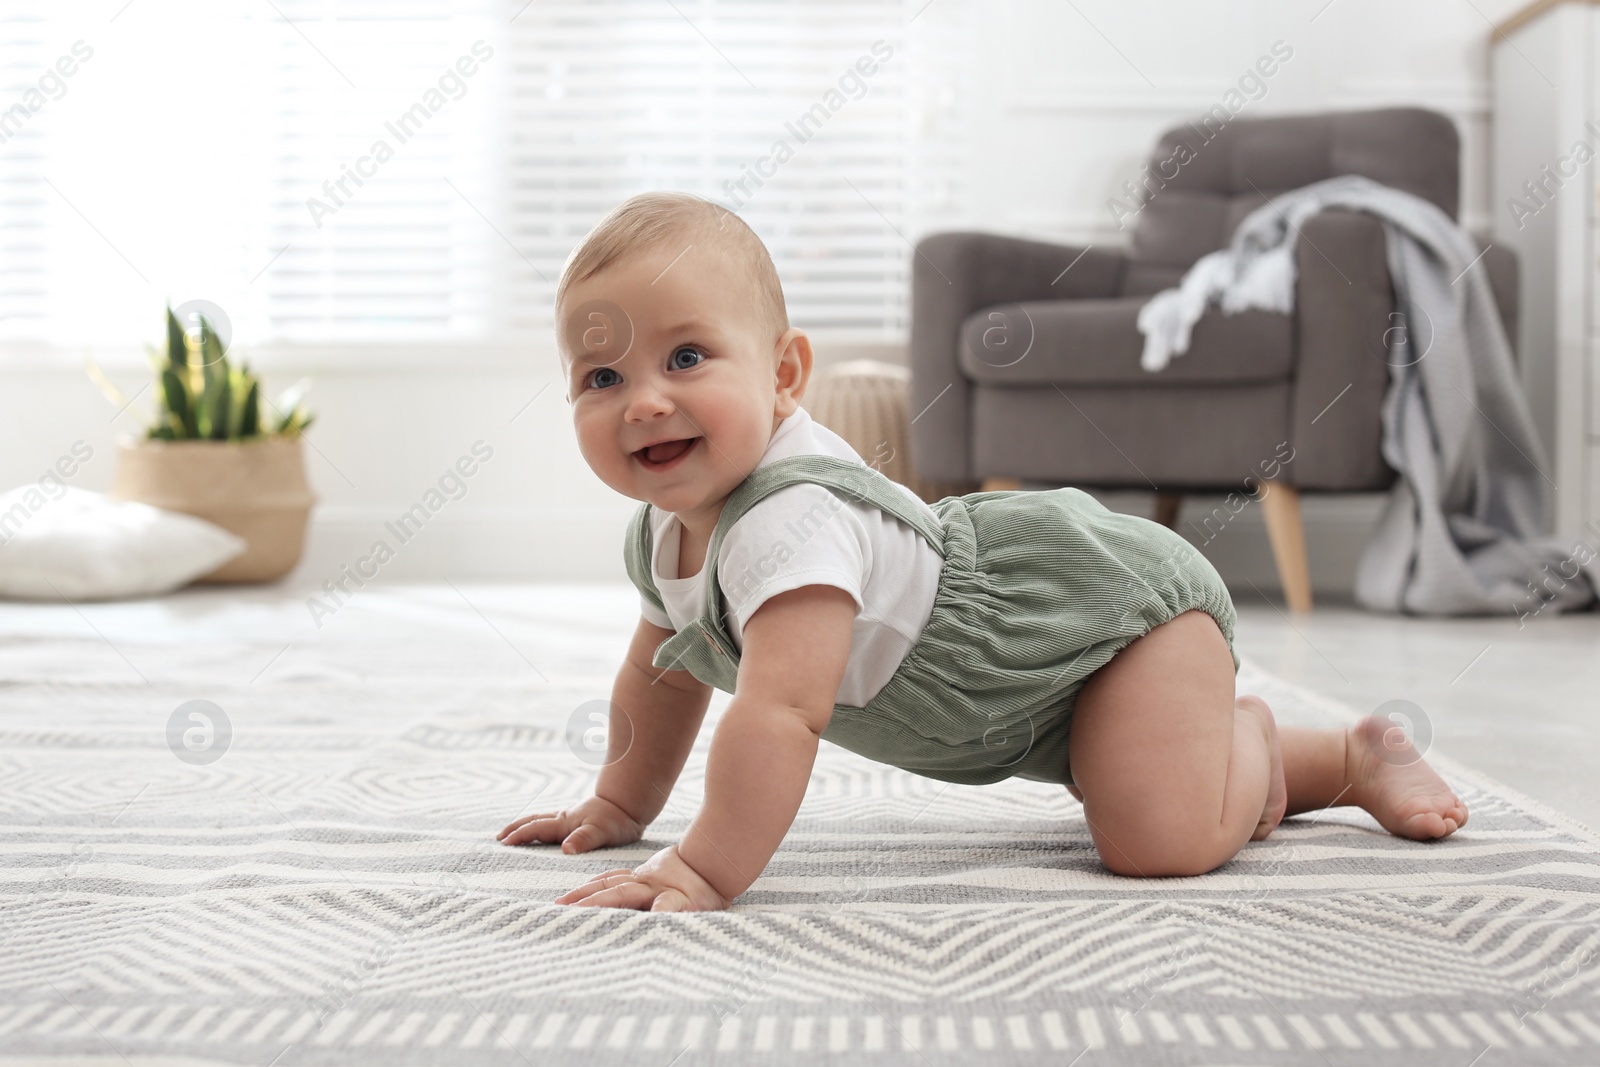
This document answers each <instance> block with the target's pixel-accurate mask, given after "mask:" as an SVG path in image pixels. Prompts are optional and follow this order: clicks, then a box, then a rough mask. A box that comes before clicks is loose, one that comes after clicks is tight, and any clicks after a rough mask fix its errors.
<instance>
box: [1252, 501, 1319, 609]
mask: <svg viewBox="0 0 1600 1067" xmlns="http://www.w3.org/2000/svg"><path fill="white" fill-rule="evenodd" d="M1262 488H1263V489H1264V490H1265V492H1264V494H1263V495H1262V497H1261V508H1262V514H1263V515H1264V516H1265V517H1266V520H1267V538H1268V539H1269V540H1270V541H1271V542H1272V558H1273V560H1274V561H1275V562H1276V563H1277V565H1278V580H1279V581H1281V582H1282V583H1283V597H1284V599H1285V600H1287V601H1288V602H1289V610H1290V611H1293V612H1296V613H1303V612H1308V611H1310V610H1311V571H1310V568H1309V567H1308V566H1307V565H1306V535H1305V527H1304V526H1303V525H1302V524H1301V522H1300V491H1299V490H1298V489H1296V488H1294V486H1292V485H1285V484H1284V483H1282V482H1265V483H1263V486H1262Z"/></svg>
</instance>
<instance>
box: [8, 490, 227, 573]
mask: <svg viewBox="0 0 1600 1067" xmlns="http://www.w3.org/2000/svg"><path fill="white" fill-rule="evenodd" d="M65 490H66V491H65V493H63V494H61V495H59V496H55V497H51V496H49V495H47V494H46V493H45V492H44V491H43V489H42V488H41V487H40V486H38V485H26V486H23V487H22V488H20V489H12V490H11V491H9V492H6V493H0V597H12V598H16V599H20V600H55V601H59V600H60V599H61V598H62V597H66V598H67V599H68V600H108V599H113V598H116V597H137V596H151V595H154V594H158V593H168V592H171V591H172V590H174V589H177V588H179V587H180V586H184V585H187V584H188V583H189V582H191V581H193V580H194V579H196V578H198V577H200V576H201V575H202V574H207V573H209V572H211V571H213V570H215V569H216V568H218V567H220V566H221V565H222V564H224V563H226V562H227V561H228V560H230V559H232V558H233V557H235V556H237V555H239V554H240V553H241V552H243V551H244V550H245V541H244V538H242V537H239V536H237V535H235V534H232V533H229V532H228V531H227V530H224V529H223V528H222V527H220V526H217V525H216V524H215V523H210V522H207V521H205V520H204V519H197V518H195V517H194V516H193V515H184V514H180V513H179V512H176V511H167V510H166V509H164V508H156V507H151V506H150V505H149V504H139V503H135V502H134V501H131V500H114V499H112V498H111V497H108V496H106V495H105V494H104V493H96V492H92V491H90V490H88V489H76V488H73V487H71V486H66V487H65Z"/></svg>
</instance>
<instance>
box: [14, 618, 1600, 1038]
mask: <svg viewBox="0 0 1600 1067" xmlns="http://www.w3.org/2000/svg"><path fill="white" fill-rule="evenodd" d="M419 588H422V587H419ZM362 595H363V596H364V597H365V598H367V600H366V603H365V604H364V605H362V610H363V611H366V612H368V614H367V615H366V616H363V617H362V618H364V619H365V621H362V619H361V618H357V617H356V615H355V613H354V610H353V608H351V609H346V610H350V611H352V615H350V616H341V617H339V618H335V619H332V620H330V621H327V622H326V625H325V627H324V628H321V629H317V628H314V627H312V625H311V624H310V623H309V622H307V621H305V608H304V605H303V604H302V603H301V602H299V601H295V600H292V599H284V600H283V602H282V603H274V602H272V601H271V600H270V598H269V599H267V600H261V599H257V600H255V601H252V602H250V603H248V604H244V605H239V604H238V600H237V598H235V599H230V598H228V597H226V596H224V595H222V594H221V593H219V592H217V591H208V592H205V593H193V594H184V595H182V596H179V597H174V598H170V599H168V600H165V601H158V602H149V603H146V604H144V605H139V606H133V605H82V606H81V610H80V609H71V610H69V609H68V608H66V607H64V606H58V607H54V608H25V607H20V606H10V607H5V608H3V609H0V635H4V636H0V783H3V795H0V806H3V809H4V810H3V814H0V821H3V830H0V851H3V854H4V857H5V861H4V865H3V869H0V901H3V907H4V912H3V916H0V921H3V925H0V1061H3V1060H9V1059H10V1058H11V1057H15V1061H18V1062H21V1061H25V1062H30V1063H57V1064H61V1063H68V1062H73V1063H76V1062H112V1063H120V1062H123V1061H124V1060H125V1061H127V1062H130V1063H137V1062H141V1061H145V1062H154V1061H155V1060H160V1061H161V1062H173V1061H175V1060H179V1059H181V1060H183V1061H184V1062H192V1063H226V1064H253V1065H258V1067H267V1065H269V1064H275V1065H278V1067H287V1065H292V1064H300V1063H334V1062H337V1063H348V1064H381V1065H388V1064H393V1063H409V1064H435V1063H437V1064H455V1063H468V1062H470V1063H481V1064H492V1065H499V1064H505V1065H516V1064H539V1065H541V1067H542V1065H545V1064H579V1063H583V1064H589V1063H600V1064H656V1065H659V1067H669V1065H671V1064H690V1063H729V1064H747V1063H780V1062H781V1063H795V1062H807V1061H813V1060H816V1061H820V1060H824V1059H827V1060H832V1061H837V1062H840V1063H867V1062H872V1063H879V1062H896V1063H929V1064H932V1063H967V1062H973V1061H975V1060H978V1059H980V1058H981V1059H982V1060H983V1062H985V1063H1052V1064H1072V1063H1082V1064H1221V1063H1294V1064H1300V1063H1304V1064H1357V1063H1360V1064H1408V1065H1410V1064H1447V1065H1449V1067H1467V1065H1469V1064H1478V1063H1481V1064H1485V1065H1487V1064H1505V1063H1517V1064H1545V1063H1552V1064H1553V1063H1596V1062H1600V1001H1597V997H1600V980H1597V973H1600V966H1597V963H1596V959H1595V956H1596V953H1597V952H1600V839H1597V838H1596V836H1595V835H1594V834H1592V833H1590V832H1589V831H1588V830H1586V829H1585V828H1584V827H1582V826H1579V825H1577V824H1576V823H1573V822H1572V821H1570V820H1568V819H1566V818H1564V817H1562V816H1560V815H1558V814H1556V813H1554V812H1552V811H1550V810H1548V809H1546V808H1544V807H1543V806H1541V805H1539V804H1537V803H1535V802H1533V801H1531V800H1529V799H1527V798H1525V797H1522V796H1520V795H1517V794H1515V793H1513V792H1512V791H1510V790H1508V789H1507V788H1505V787H1504V786H1502V785H1500V784H1499V783H1497V782H1495V781H1493V780H1490V779H1488V778H1485V777H1483V776H1481V775H1479V774H1476V773H1474V772H1472V771H1471V770H1469V769H1467V768H1465V767H1462V766H1459V765H1457V764H1456V763H1454V762H1452V761H1450V760H1448V759H1445V758H1443V757H1442V756H1440V755H1438V754H1437V753H1434V754H1430V757H1429V758H1430V761H1431V762H1433V763H1434V765H1435V766H1436V767H1438V768H1439V769H1440V771H1441V773H1442V774H1444V776H1445V777H1446V778H1447V779H1448V780H1449V782H1450V784H1451V786H1452V787H1453V788H1454V789H1455V790H1456V791H1457V792H1459V793H1460V794H1461V795H1462V796H1463V797H1464V798H1465V799H1466V800H1467V802H1468V804H1469V805H1470V807H1471V813H1472V819H1471V822H1470V823H1469V824H1468V826H1467V827H1466V828H1465V829H1464V830H1462V831H1460V832H1458V833H1457V834H1455V835H1454V836H1453V837H1451V838H1449V839H1447V840H1445V841H1441V842H1434V843H1428V844H1423V843H1417V842H1411V841H1405V840H1402V839H1399V838H1396V837H1393V836H1391V835H1389V834H1387V833H1384V832H1383V831H1382V830H1381V828H1379V827H1378V825H1377V823H1376V822H1374V821H1373V820H1372V819H1371V818H1370V817H1368V816H1367V815H1366V814H1365V813H1364V812H1361V811H1360V810H1358V809H1354V808H1337V809H1332V810H1329V811H1327V812H1324V813H1321V814H1319V815H1316V816H1310V815H1302V816H1299V817H1296V818H1294V819H1290V820H1288V821H1286V822H1285V823H1284V824H1283V825H1282V826H1281V827H1280V828H1279V829H1278V830H1277V831H1276V832H1275V833H1274V834H1273V835H1272V837H1271V838H1270V839H1268V840H1267V841H1263V842H1255V843H1251V844H1249V845H1247V846H1246V848H1245V849H1244V851H1243V852H1242V853H1240V854H1239V855H1238V856H1237V857H1236V858H1235V859H1233V860H1232V861H1230V862H1229V863H1228V864H1226V865H1225V866H1223V867H1222V868H1219V869H1218V870H1216V871H1214V872H1212V873H1210V874H1207V875H1205V876H1203V877H1199V878H1168V879H1154V880H1146V879H1127V878H1121V877H1118V876H1116V875H1113V874H1111V873H1109V872H1108V871H1106V870H1105V869H1104V868H1102V867H1101V866H1100V865H1099V863H1098V861H1097V860H1096V857H1095V853H1094V849H1093V846H1092V844H1091V841H1090V838H1089V835H1088V832H1087V830H1086V827H1085V825H1084V823H1083V820H1082V818H1081V815H1080V809H1079V807H1078V805H1077V803H1076V802H1075V801H1073V800H1072V799H1071V798H1070V797H1069V796H1068V795H1067V794H1066V792H1065V791H1064V790H1062V789H1060V788H1059V787H1053V786H1048V785H1044V784H1041V783H1034V782H1026V781H1021V780H1017V779H1013V780H1011V781H1008V782H1003V783H1000V784H997V785H991V786H976V787H972V786H956V785H947V784H945V783H941V782H938V781H934V780H931V779H923V778H918V777H916V776H913V775H910V774H906V773H904V772H901V771H898V770H895V769H893V768H889V767H886V766H881V765H877V764H873V763H871V762H869V761H867V760H864V759H862V758H860V757H857V756H855V755H853V754H851V753H849V752H846V751H844V750H842V749H838V748H836V747H834V746H832V745H828V744H824V745H823V746H822V749H821V752H820V755H819V757H818V760H817V764H816V770H815V773H814V775H813V778H812V783H811V788H810V792H809V794H808V796H807V798H806V801H805V804H804V806H803V807H802V809H801V812H800V816H799V819H798V820H797V822H796V823H795V825H794V828H793V829H792V830H791V832H790V833H789V835H788V837H787V838H786V839H785V841H784V843H783V846H782V848H781V850H780V851H779V853H778V854H777V856H776V857H775V858H774V860H773V862H772V864H771V865H770V866H769V867H768V868H767V870H766V872H765V873H764V874H763V875H762V876H761V878H760V880H759V881H757V882H756V884H755V885H754V886H753V887H752V888H751V889H750V890H749V891H748V892H747V893H746V894H745V895H744V896H743V897H741V898H739V900H738V901H737V902H736V903H735V905H734V907H733V908H732V909H731V910H730V911H727V912H719V913H710V914H661V915H651V914H648V913H643V912H629V911H617V910H612V909H599V908H570V907H563V906H559V905H555V904H552V903H551V900H552V899H553V898H554V897H555V896H557V895H559V894H560V893H562V892H564V891H565V890H567V889H569V888H572V887H574V886H576V885H578V884H579V883H581V882H582V881H584V880H585V879H586V878H587V877H588V876H589V874H591V873H593V872H597V871H600V870H605V869H608V868H612V867H618V866H626V865H632V864H635V863H637V862H639V861H642V860H643V859H645V858H646V857H647V856H649V855H650V854H651V853H653V852H655V851H656V850H658V849H660V848H661V847H663V846H665V845H667V844H669V843H670V842H672V841H674V840H676V839H677V837H678V835H679V834H680V832H681V831H682V829H683V828H684V826H685V825H686V824H687V822H688V820H689V818H690V817H691V816H692V814H693V813H694V812H695V810H696V808H697V807H698V803H699V799H700V795H701V789H702V783H703V777H702V772H703V769H704V765H705V755H706V750H707V745H708V742H709V738H710V725H711V723H713V722H714V720H715V717H716V716H717V715H718V714H719V713H720V712H721V710H722V708H723V707H724V706H725V705H726V700H727V698H726V697H725V696H722V695H720V694H719V695H718V697H717V699H716V701H715V702H714V703H713V705H712V711H711V715H710V717H708V723H707V729H706V730H704V731H703V733H702V737H701V739H700V741H699V743H698V744H697V746H696V748H695V752H694V755H693V756H691V758H690V763H689V767H688V769H687V770H686V772H685V775H684V778H683V780H682V781H681V782H680V784H679V787H678V791H677V792H676V793H674V795H673V798H672V802H671V804H670V805H669V807H668V809H667V811H666V812H665V813H664V814H663V816H662V817H661V818H660V819H659V820H658V821H657V822H656V823H655V824H654V825H652V826H651V827H650V830H649V833H648V835H647V837H646V839H645V840H644V841H642V842H640V843H639V844H638V845H636V846H634V847H630V848H620V849H610V850H604V851H601V852H596V853H588V854H585V855H581V856H564V855H562V854H561V853H560V852H559V851H558V850H556V849H555V848H553V847H546V848H539V847H525V848H515V849H513V848H507V847H504V846H501V845H499V844H497V843H496V842H495V841H494V838H493V834H494V831H495V830H497V829H498V828H499V827H500V826H502V825H503V824H504V823H506V822H507V821H509V820H510V819H511V818H512V817H514V816H515V815H517V814H519V813H520V812H524V811H533V810H540V809H543V808H546V807H552V808H553V807H558V806H560V805H561V804H563V803H567V802H571V801H575V800H577V799H579V798H581V797H583V796H585V795H587V793H588V791H589V790H590V789H591V788H592V784H593V780H594V776H595V773H596V769H595V767H594V766H593V765H592V763H591V762H586V760H585V757H586V756H588V753H589V749H588V748H587V747H586V744H593V743H594V742H595V738H594V737H593V736H592V735H587V736H586V734H585V731H586V730H587V729H588V728H589V726H590V724H589V722H588V721H587V720H586V719H585V718H584V717H583V716H582V715H577V716H575V714H574V713H575V709H579V708H580V707H581V706H582V705H583V704H584V703H585V702H587V701H592V700H597V699H603V698H604V697H606V696H608V695H609V693H610V685H611V678H612V675H613V673H614V671H615V667H616V664H617V662H618V661H619V658H620V656H621V655H622V653H623V651H624V650H625V648H626V644H627V640H628V636H629V634H630V633H631V629H632V627H631V622H630V621H629V616H628V614H627V610H628V609H629V607H630V605H631V600H630V595H631V594H630V593H628V592H626V591H618V590H614V589H601V588H598V587H597V588H596V589H592V590H576V591H575V590H573V589H572V588H571V587H569V588H568V589H567V590H566V591H565V592H561V593H551V594H549V595H548V596H547V595H544V594H529V595H528V596H527V597H525V598H524V599H522V600H521V601H512V602H510V603H512V605H513V606H512V607H511V608H507V607H506V604H507V603H508V602H507V601H506V599H505V598H504V597H501V598H500V599H499V600H498V601H496V604H498V605H499V606H488V601H487V600H485V599H484V597H485V596H487V593H486V592H482V593H472V592H470V591H469V590H456V589H453V588H451V587H436V588H434V587H429V588H426V589H424V590H423V591H422V592H418V593H414V594H410V593H398V592H396V593H390V592H385V591H375V592H368V593H364V594H362ZM469 596H470V599H469ZM480 601H481V602H482V603H483V604H484V605H485V606H483V607H480V606H479V603H480ZM252 613H254V614H252ZM380 617H381V619H382V625H377V624H376V623H374V622H373V621H372V620H373V619H377V618H380ZM1240 687H1241V689H1242V690H1246V691H1253V692H1257V693H1261V694H1262V695H1263V696H1265V697H1266V699H1267V700H1268V701H1269V702H1270V703H1271V704H1272V705H1273V707H1274V709H1275V710H1276V711H1277V713H1278V715H1279V718H1280V721H1281V722H1284V723H1289V724H1300V725H1342V724H1344V723H1347V722H1349V721H1351V720H1352V719H1353V718H1354V716H1355V713H1354V712H1353V711H1350V710H1349V709H1346V708H1343V707H1340V706H1338V705H1333V704H1330V703H1328V702H1326V701H1324V700H1322V699H1319V698H1317V697H1315V696H1313V695H1310V694H1307V693H1304V692H1301V691H1298V690H1295V689H1293V688H1291V687H1289V686H1287V685H1285V684H1284V683H1282V682H1279V681H1277V680H1275V679H1274V678H1272V677H1271V676H1269V675H1267V674H1265V673H1264V672H1262V671H1260V670H1258V669H1256V668H1255V667H1254V665H1252V664H1248V663H1247V665H1246V668H1245V670H1244V671H1243V672H1242V673H1241V676H1240ZM192 700H206V701H210V702H212V703H213V704H214V705H215V706H216V707H218V708H220V709H222V712H223V715H225V717H226V719H227V722H226V724H224V723H222V722H221V721H220V720H219V719H218V717H217V716H215V715H212V716H211V719H212V720H213V721H212V722H211V725H210V732H209V735H208V734H207V730H206V728H205V727H204V726H203V725H199V724H200V722H201V721H200V720H192V719H188V718H187V717H186V716H187V713H185V716H183V717H178V718H177V720H176V726H174V725H173V723H174V717H175V715H176V713H177V712H178V710H179V708H180V706H183V705H185V704H187V702H189V701H192ZM191 710H192V709H191ZM187 730H197V731H199V732H198V733H191V734H190V735H189V736H188V738H187V739H185V738H184V736H183V735H184V733H185V731H187ZM592 758H593V757H589V759H590V760H592ZM207 760H209V762H208V761H207Z"/></svg>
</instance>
